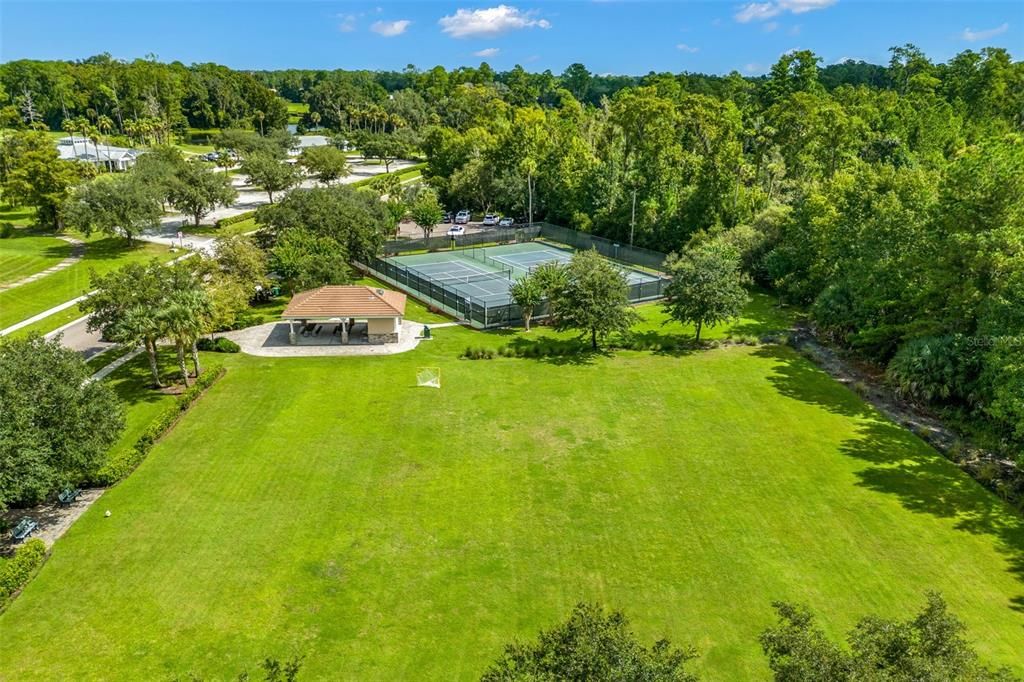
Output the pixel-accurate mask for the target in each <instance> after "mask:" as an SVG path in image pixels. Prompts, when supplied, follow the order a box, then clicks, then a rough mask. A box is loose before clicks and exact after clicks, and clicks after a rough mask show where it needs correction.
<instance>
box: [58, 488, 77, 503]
mask: <svg viewBox="0 0 1024 682" xmlns="http://www.w3.org/2000/svg"><path fill="white" fill-rule="evenodd" d="M81 494H82V489H81V488H65V489H64V490H62V491H61V493H60V495H57V501H58V502H60V506H62V507H67V506H68V505H70V504H71V503H72V502H74V501H75V500H77V499H78V496H79V495H81Z"/></svg>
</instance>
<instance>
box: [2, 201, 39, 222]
mask: <svg viewBox="0 0 1024 682" xmlns="http://www.w3.org/2000/svg"><path fill="white" fill-rule="evenodd" d="M35 215H36V211H35V209H34V208H29V207H27V206H9V205H7V204H4V203H2V198H0V223H13V224H14V225H17V226H19V227H25V226H27V225H29V224H31V223H32V221H33V220H34V219H35Z"/></svg>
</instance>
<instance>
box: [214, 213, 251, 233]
mask: <svg viewBox="0 0 1024 682" xmlns="http://www.w3.org/2000/svg"><path fill="white" fill-rule="evenodd" d="M255 217H256V211H246V212H245V213H239V214H238V215H233V216H228V217H227V218H221V219H220V220H218V221H216V222H214V224H213V226H214V227H216V228H217V229H220V228H222V227H227V226H228V225H234V224H235V223H241V222H244V221H246V220H249V219H250V218H255Z"/></svg>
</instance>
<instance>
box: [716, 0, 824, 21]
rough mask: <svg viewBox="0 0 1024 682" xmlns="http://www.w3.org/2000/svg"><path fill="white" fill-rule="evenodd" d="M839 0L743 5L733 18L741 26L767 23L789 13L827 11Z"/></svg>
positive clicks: (800, 0) (792, 0) (788, 0)
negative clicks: (752, 23) (754, 22)
mask: <svg viewBox="0 0 1024 682" xmlns="http://www.w3.org/2000/svg"><path fill="white" fill-rule="evenodd" d="M836 2H838V0H772V1H770V2H748V3H747V4H745V5H741V6H740V8H739V9H738V10H737V11H736V14H734V15H733V18H734V19H735V20H736V21H738V22H740V23H741V24H747V23H750V22H751V21H766V20H768V19H771V18H772V17H777V16H779V15H780V14H784V13H786V12H789V13H791V14H803V13H804V12H813V11H814V10H819V9H825V8H826V7H831V6H832V5H834V4H836Z"/></svg>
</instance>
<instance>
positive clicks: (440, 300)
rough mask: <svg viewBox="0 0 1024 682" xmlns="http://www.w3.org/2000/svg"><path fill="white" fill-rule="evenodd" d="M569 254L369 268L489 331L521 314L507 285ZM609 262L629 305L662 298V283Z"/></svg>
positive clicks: (427, 259) (538, 244)
mask: <svg viewBox="0 0 1024 682" xmlns="http://www.w3.org/2000/svg"><path fill="white" fill-rule="evenodd" d="M572 254H573V249H572V248H571V247H559V246H554V245H552V244H550V243H547V242H542V241H537V240H531V241H527V242H517V243H512V244H501V245H498V246H487V247H466V248H462V249H455V250H452V251H434V252H428V253H417V254H409V255H399V256H391V257H390V258H386V259H383V260H381V259H379V258H378V259H374V260H373V261H372V262H371V264H370V265H371V269H372V270H373V271H374V272H376V273H377V275H378V276H380V277H381V278H382V279H384V280H385V281H389V282H392V283H394V284H395V285H397V286H399V287H400V288H403V289H405V290H406V291H408V292H410V293H412V294H413V295H417V294H419V295H420V297H421V298H423V299H425V300H428V301H433V302H435V303H437V304H438V305H439V306H441V307H442V308H443V309H445V310H448V311H449V312H451V313H452V314H454V315H457V316H459V317H462V318H464V319H467V320H470V321H471V322H473V323H474V324H479V325H480V326H483V327H492V326H500V325H503V324H510V323H514V322H516V321H517V320H518V319H520V317H519V316H520V314H521V313H520V311H519V309H518V308H517V307H516V306H515V305H514V304H513V303H512V297H511V295H510V293H509V289H510V288H511V286H512V284H513V282H515V281H516V280H518V279H520V278H522V277H525V276H526V275H528V274H529V273H530V272H532V271H533V270H535V269H536V268H537V267H538V266H540V265H542V264H544V263H567V262H569V261H570V260H571V259H572ZM611 262H612V263H613V264H614V265H615V267H617V268H619V269H620V270H621V271H622V274H623V275H624V276H625V278H626V281H627V283H628V285H629V292H628V297H629V300H630V301H634V302H639V301H649V300H653V299H657V298H660V297H661V296H662V295H663V291H664V285H665V280H664V279H662V278H660V277H658V276H656V275H652V274H649V273H647V272H643V271H641V270H636V269H633V268H631V267H629V266H627V265H623V264H622V263H616V262H615V261H614V260H611ZM542 308H543V306H542ZM539 314H543V312H542V311H540V313H539Z"/></svg>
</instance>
